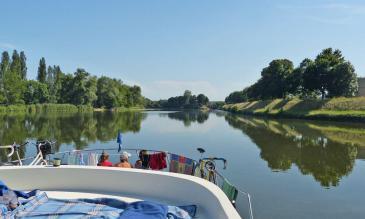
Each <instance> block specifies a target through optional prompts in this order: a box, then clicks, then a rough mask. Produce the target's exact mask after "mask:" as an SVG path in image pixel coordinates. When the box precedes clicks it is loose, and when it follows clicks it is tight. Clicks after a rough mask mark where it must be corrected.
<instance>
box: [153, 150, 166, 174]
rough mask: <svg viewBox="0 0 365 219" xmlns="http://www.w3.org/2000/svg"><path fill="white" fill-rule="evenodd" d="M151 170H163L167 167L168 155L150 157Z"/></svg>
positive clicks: (160, 154) (157, 154) (158, 154)
mask: <svg viewBox="0 0 365 219" xmlns="http://www.w3.org/2000/svg"><path fill="white" fill-rule="evenodd" d="M149 165H150V168H151V169H152V170H162V169H165V168H166V167H167V164H166V153H164V152H160V153H155V154H151V155H150V162H149Z"/></svg>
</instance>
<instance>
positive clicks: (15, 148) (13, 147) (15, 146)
mask: <svg viewBox="0 0 365 219" xmlns="http://www.w3.org/2000/svg"><path fill="white" fill-rule="evenodd" d="M28 143H29V142H25V143H23V144H20V145H18V144H16V143H15V142H14V144H12V145H5V146H0V149H10V153H8V154H7V155H6V157H7V158H8V161H7V163H3V164H5V165H6V166H13V165H14V162H18V165H19V166H22V165H23V163H22V159H21V158H20V155H19V148H20V147H23V146H25V145H27V144H28ZM14 153H15V154H16V157H17V159H18V160H17V161H11V160H10V159H11V157H12V156H13V154H14Z"/></svg>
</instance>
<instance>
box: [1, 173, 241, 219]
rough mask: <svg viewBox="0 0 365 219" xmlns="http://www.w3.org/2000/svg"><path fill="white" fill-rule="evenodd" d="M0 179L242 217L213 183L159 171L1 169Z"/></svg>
mask: <svg viewBox="0 0 365 219" xmlns="http://www.w3.org/2000/svg"><path fill="white" fill-rule="evenodd" d="M0 180H2V181H4V182H5V183H6V184H7V185H8V186H9V187H10V188H12V189H17V190H32V189H40V190H43V191H50V192H49V195H50V196H58V197H59V198H71V199H72V198H83V197H85V198H88V197H100V196H116V197H119V198H120V199H123V200H127V201H133V200H151V201H158V202H160V203H165V204H169V205H191V204H195V205H197V206H198V214H197V216H198V218H204V219H205V218H219V219H225V218H232V219H234V218H241V217H240V216H239V214H238V213H237V211H236V209H235V208H234V207H233V205H232V204H231V203H230V201H229V200H228V198H227V197H226V195H225V194H224V193H223V191H221V189H219V188H218V187H217V186H216V185H214V184H213V183H210V182H208V181H206V180H203V179H200V178H198V177H194V176H188V175H183V174H175V173H168V172H160V171H149V170H139V169H123V168H108V167H89V166H62V167H44V166H35V167H27V166H23V167H0Z"/></svg>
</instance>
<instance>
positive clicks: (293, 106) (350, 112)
mask: <svg viewBox="0 0 365 219" xmlns="http://www.w3.org/2000/svg"><path fill="white" fill-rule="evenodd" d="M223 110H226V111H231V112H236V113H242V114H249V115H261V116H272V117H289V118H305V119H322V120H339V121H365V97H354V98H344V97H341V98H333V99H328V100H300V99H292V100H285V99H275V100H263V101H252V102H245V103H237V104H226V105H224V106H223Z"/></svg>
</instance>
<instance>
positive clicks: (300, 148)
mask: <svg viewBox="0 0 365 219" xmlns="http://www.w3.org/2000/svg"><path fill="white" fill-rule="evenodd" d="M156 113H157V118H158V119H161V122H162V123H161V124H163V121H162V119H164V120H166V119H168V120H173V121H176V122H177V123H178V122H183V123H184V126H185V128H184V129H183V130H182V131H183V132H184V135H185V137H184V139H188V137H189V136H193V135H194V133H190V132H186V130H187V129H191V130H193V129H192V127H191V125H192V124H193V123H195V124H197V125H202V124H203V123H205V122H207V121H209V119H210V118H209V115H210V113H211V112H210V113H209V112H202V111H182V112H163V113H162V112H155V113H148V112H147V113H145V112H122V113H111V112H95V113H71V114H70V113H68V114H60V113H53V114H50V113H48V114H26V115H24V114H23V115H1V116H0V144H1V145H6V144H12V143H13V142H14V141H15V142H17V143H21V142H24V141H25V140H27V139H56V140H57V145H56V151H58V150H59V149H60V146H61V144H66V145H73V146H74V147H75V148H76V149H84V148H85V147H87V146H88V145H90V143H93V142H97V141H101V142H107V141H110V140H112V139H114V138H115V136H116V133H117V132H118V130H121V131H122V132H123V133H126V132H132V133H137V132H139V131H140V130H141V126H142V121H143V120H145V119H146V118H147V117H149V116H151V117H154V118H156ZM211 116H212V119H211V120H212V121H217V118H219V120H220V121H222V122H224V119H225V121H227V122H228V124H229V125H230V126H231V127H233V128H235V129H239V130H241V131H242V132H243V134H244V135H247V136H248V137H249V138H250V139H251V140H252V142H253V143H254V144H255V145H256V146H257V147H258V148H259V149H260V157H261V159H263V160H265V161H266V162H267V164H268V167H269V168H270V169H271V170H273V171H287V170H289V169H291V168H292V167H293V165H295V166H297V167H298V169H299V171H300V172H301V173H302V174H304V175H311V176H312V177H313V178H314V179H315V180H316V181H318V182H319V183H320V184H321V185H322V186H324V187H331V186H337V185H339V183H340V181H341V179H342V178H343V177H344V176H346V175H348V174H350V173H351V171H352V170H353V168H354V163H355V159H364V158H365V125H364V124H344V123H333V122H313V121H303V120H266V119H260V118H252V117H244V116H237V115H233V114H230V113H224V112H221V111H217V112H214V115H211ZM150 121H153V124H152V125H153V126H156V120H153V119H152V120H150ZM146 123H147V122H146ZM169 125H171V126H172V125H173V124H171V123H169ZM204 125H205V124H204ZM202 126H203V125H202ZM209 126H210V127H211V128H212V126H214V127H213V128H214V129H212V130H213V131H208V132H206V133H204V136H202V138H204V139H209V135H217V133H222V131H227V130H223V129H227V127H225V126H222V125H218V123H215V122H213V123H210V124H209ZM169 128H170V127H169ZM198 128H201V127H198ZM185 129H186V130H185ZM214 130H215V131H216V132H214ZM229 130H230V128H228V131H229ZM170 135H171V134H167V133H165V132H163V133H162V134H161V136H156V138H164V139H169V137H170ZM138 136H141V137H140V139H138V144H139V142H142V141H145V142H149V141H150V140H149V139H147V137H142V136H144V135H143V133H139V134H138ZM150 136H151V135H149V137H148V138H150ZM225 137H226V138H229V136H225ZM222 138H223V136H222ZM204 139H202V140H201V141H205V140H204ZM171 141H174V139H172V137H171ZM223 141H224V139H223ZM185 143H186V142H185ZM194 143H195V142H189V144H194ZM178 144H180V142H178ZM242 150H244V149H242ZM5 152H6V151H4V150H0V159H1V160H2V161H5V160H6V153H5ZM25 152H26V151H25V148H22V150H21V151H20V154H21V156H22V157H24V155H25Z"/></svg>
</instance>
